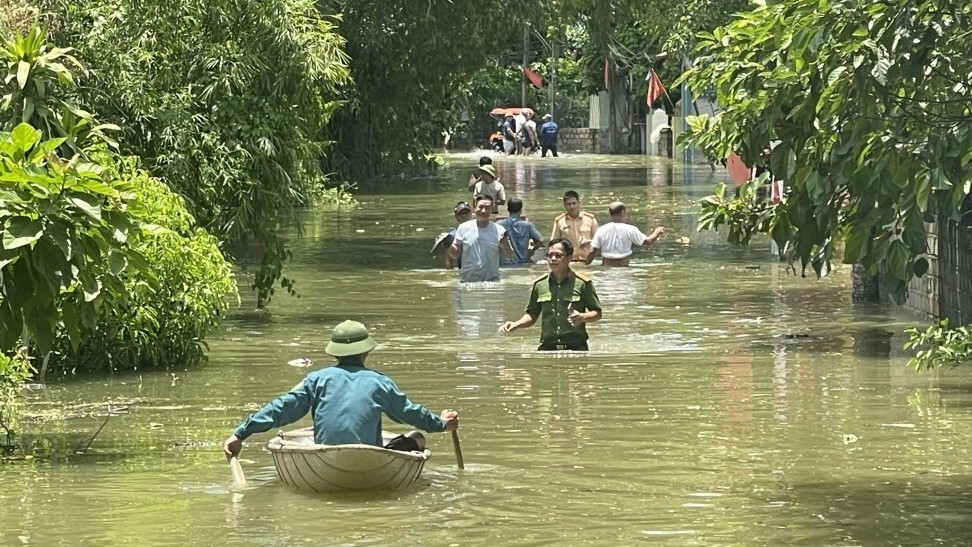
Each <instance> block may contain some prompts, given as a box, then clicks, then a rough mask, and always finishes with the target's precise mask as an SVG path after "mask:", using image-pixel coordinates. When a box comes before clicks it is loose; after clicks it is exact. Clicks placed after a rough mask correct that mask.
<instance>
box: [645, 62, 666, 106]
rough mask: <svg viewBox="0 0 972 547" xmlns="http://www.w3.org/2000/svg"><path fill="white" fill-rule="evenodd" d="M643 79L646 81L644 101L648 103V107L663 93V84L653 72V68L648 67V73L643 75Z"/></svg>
mask: <svg viewBox="0 0 972 547" xmlns="http://www.w3.org/2000/svg"><path fill="white" fill-rule="evenodd" d="M645 81H646V82H648V90H647V91H646V92H645V102H646V103H648V108H651V107H652V105H654V104H655V101H657V100H658V99H660V98H661V96H662V95H664V94H665V86H664V85H662V82H661V78H659V77H658V75H657V74H655V69H653V68H649V69H648V75H647V76H645Z"/></svg>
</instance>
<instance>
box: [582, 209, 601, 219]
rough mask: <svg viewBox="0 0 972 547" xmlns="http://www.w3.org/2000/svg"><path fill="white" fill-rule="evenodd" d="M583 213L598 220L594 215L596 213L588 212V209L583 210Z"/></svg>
mask: <svg viewBox="0 0 972 547" xmlns="http://www.w3.org/2000/svg"><path fill="white" fill-rule="evenodd" d="M581 214H582V215H584V216H586V217H591V218H593V219H594V220H597V217H596V216H594V213H588V212H587V211H581Z"/></svg>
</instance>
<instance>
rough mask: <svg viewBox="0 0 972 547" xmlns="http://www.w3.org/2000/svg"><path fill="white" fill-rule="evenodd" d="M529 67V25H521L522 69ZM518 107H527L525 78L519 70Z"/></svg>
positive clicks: (523, 73) (524, 74)
mask: <svg viewBox="0 0 972 547" xmlns="http://www.w3.org/2000/svg"><path fill="white" fill-rule="evenodd" d="M528 66H530V23H525V24H524V25H523V68H527V67H528ZM520 73H521V74H520V79H521V82H520V106H521V107H525V106H526V105H527V100H526V99H527V77H526V73H525V72H523V71H522V70H520Z"/></svg>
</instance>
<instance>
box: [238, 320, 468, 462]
mask: <svg viewBox="0 0 972 547" xmlns="http://www.w3.org/2000/svg"><path fill="white" fill-rule="evenodd" d="M377 345H378V344H377V342H375V340H374V338H372V337H371V335H370V334H368V329H367V328H365V326H364V325H363V324H361V323H359V322H357V321H344V322H342V323H341V324H339V325H338V326H336V327H334V331H333V333H332V334H331V342H330V343H329V344H328V345H327V347H326V348H325V350H324V351H325V352H327V354H328V355H331V356H334V357H336V358H337V361H338V362H337V364H336V365H334V366H332V367H327V368H323V369H320V370H316V371H314V372H311V373H310V374H308V375H307V376H306V377H305V378H304V380H303V381H302V382H301V383H299V384H297V385H296V386H294V388H293V389H291V390H290V391H289V392H287V393H284V394H283V395H281V396H280V397H277V398H276V399H274V400H272V401H270V402H269V403H267V405H266V406H264V407H263V408H261V409H260V410H259V411H257V412H256V413H254V414H252V415H250V417H249V418H247V419H246V420H244V421H243V423H242V424H240V426H239V427H237V428H236V430H234V431H233V434H232V435H230V436H229V438H227V439H226V441H225V442H224V443H223V452H224V453H225V454H226V457H227V459H229V458H233V457H236V456H238V455H239V453H240V450H241V449H242V448H243V441H244V440H246V439H247V438H248V437H249V436H250V435H253V434H254V433H262V432H264V431H269V430H270V429H273V428H277V427H282V426H285V425H288V424H291V423H293V422H296V421H297V420H299V419H300V418H302V417H304V416H305V415H306V414H307V413H308V412H310V413H311V416H312V418H313V420H314V442H316V443H318V444H329V445H335V444H370V445H373V446H382V442H381V415H382V414H385V415H387V416H388V417H389V418H391V419H392V420H394V421H396V422H399V423H403V424H408V425H410V426H412V427H415V428H418V429H421V430H422V431H428V432H430V433H432V432H443V431H454V430H455V429H456V428H457V427H458V426H459V414H458V413H456V412H455V411H453V410H443V411H442V413H441V414H440V415H439V416H436V415H435V414H433V413H431V412H429V411H428V410H427V409H426V408H425V407H423V406H422V405H419V404H416V403H413V402H412V401H410V400H409V399H408V397H406V396H405V394H404V393H402V391H401V390H400V389H398V386H397V385H396V384H395V382H394V381H392V379H391V378H388V377H387V376H385V375H383V374H380V373H378V372H375V371H374V370H371V369H369V368H367V367H366V366H365V359H366V358H367V357H368V354H369V353H371V350H373V349H375V347H376V346H377Z"/></svg>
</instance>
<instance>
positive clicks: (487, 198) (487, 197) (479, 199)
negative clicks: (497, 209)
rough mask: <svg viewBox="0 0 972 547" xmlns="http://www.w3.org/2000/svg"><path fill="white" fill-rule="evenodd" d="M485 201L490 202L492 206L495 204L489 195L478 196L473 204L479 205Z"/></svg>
mask: <svg viewBox="0 0 972 547" xmlns="http://www.w3.org/2000/svg"><path fill="white" fill-rule="evenodd" d="M484 199H485V200H486V201H488V202H489V203H490V204H491V205H492V203H493V196H491V195H489V194H476V197H474V198H473V203H479V202H480V201H481V200H484Z"/></svg>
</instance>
